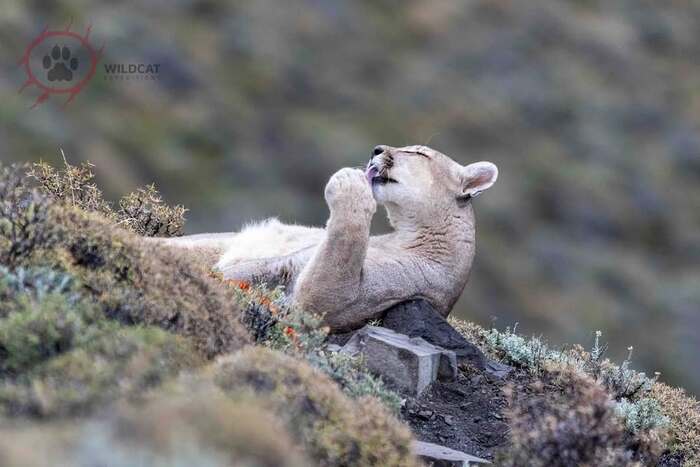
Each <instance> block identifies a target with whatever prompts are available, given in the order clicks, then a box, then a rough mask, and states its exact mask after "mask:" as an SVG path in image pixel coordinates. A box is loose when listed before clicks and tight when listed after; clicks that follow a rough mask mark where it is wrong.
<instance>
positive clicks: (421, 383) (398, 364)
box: [341, 326, 457, 396]
mask: <svg viewBox="0 0 700 467" xmlns="http://www.w3.org/2000/svg"><path fill="white" fill-rule="evenodd" d="M341 352H343V353H347V354H350V355H357V354H362V355H363V356H364V359H365V363H366V365H367V367H368V368H369V370H370V371H372V372H374V373H376V374H378V375H380V376H381V377H382V378H383V379H384V380H385V381H387V382H388V383H389V384H390V385H391V386H393V387H395V388H396V389H398V390H400V391H402V392H405V393H408V394H410V395H412V396H417V395H419V394H420V393H421V392H423V390H425V388H427V387H428V386H429V385H430V383H432V382H433V381H435V380H436V379H438V378H439V379H441V380H453V379H454V378H456V377H457V358H456V356H455V354H454V352H452V351H448V350H445V349H442V348H440V347H437V346H434V345H432V344H430V343H429V342H427V341H425V340H424V339H421V338H420V337H417V338H411V337H408V336H406V335H404V334H398V333H396V332H394V331H392V330H390V329H386V328H382V327H377V326H365V327H364V328H362V329H360V330H359V331H357V332H356V333H355V334H354V335H353V336H352V338H351V339H350V340H349V341H348V343H347V344H345V346H344V347H343V349H342V350H341Z"/></svg>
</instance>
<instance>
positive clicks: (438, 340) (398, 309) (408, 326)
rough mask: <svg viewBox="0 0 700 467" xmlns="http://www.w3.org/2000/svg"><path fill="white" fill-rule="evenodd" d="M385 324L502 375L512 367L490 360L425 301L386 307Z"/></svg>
mask: <svg viewBox="0 0 700 467" xmlns="http://www.w3.org/2000/svg"><path fill="white" fill-rule="evenodd" d="M383 324H384V327H386V328H389V329H392V330H394V331H396V332H398V333H401V334H405V335H407V336H409V337H421V338H423V339H425V340H426V341H428V342H430V343H431V344H433V345H436V346H438V347H442V348H443V349H445V350H451V351H453V352H454V353H455V354H456V356H457V360H458V361H459V362H460V363H462V362H469V363H470V364H472V365H474V366H475V367H476V368H479V369H480V370H484V371H486V372H487V373H489V374H491V375H493V376H495V377H498V378H502V377H504V376H505V375H507V374H508V372H509V371H510V370H511V368H510V367H509V366H507V365H503V364H501V363H498V362H493V361H490V360H489V359H488V358H486V356H485V355H484V354H483V353H482V352H481V350H479V348H478V347H477V346H475V345H474V344H472V343H471V342H469V341H468V340H466V339H465V338H464V337H463V336H462V335H461V334H460V333H459V332H458V331H457V330H456V329H455V328H453V327H452V326H451V325H450V323H448V322H447V320H446V319H445V318H443V317H442V316H441V315H440V314H439V313H438V312H437V311H435V309H434V308H433V306H432V305H431V304H430V303H428V302H427V301H425V300H410V301H407V302H402V303H399V304H398V305H395V306H393V307H391V308H390V309H389V310H387V312H386V315H385V316H384V322H383Z"/></svg>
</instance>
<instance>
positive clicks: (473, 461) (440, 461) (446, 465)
mask: <svg viewBox="0 0 700 467" xmlns="http://www.w3.org/2000/svg"><path fill="white" fill-rule="evenodd" d="M411 448H412V449H413V453H414V454H415V455H416V456H418V457H420V458H421V459H423V460H424V461H425V462H426V463H429V464H430V465H432V466H434V467H470V466H474V465H479V464H490V462H489V461H487V460H486V459H481V458H479V457H475V456H472V455H469V454H466V453H464V452H462V451H456V450H454V449H450V448H447V447H445V446H440V445H439V444H433V443H426V442H425V441H414V442H413V444H412V445H411Z"/></svg>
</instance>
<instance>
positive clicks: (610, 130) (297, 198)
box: [0, 0, 700, 394]
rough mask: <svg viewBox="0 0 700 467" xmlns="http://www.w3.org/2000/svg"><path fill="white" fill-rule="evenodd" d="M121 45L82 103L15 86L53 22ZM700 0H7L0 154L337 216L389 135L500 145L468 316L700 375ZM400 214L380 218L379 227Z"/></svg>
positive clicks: (212, 200) (691, 380) (274, 210)
mask: <svg viewBox="0 0 700 467" xmlns="http://www.w3.org/2000/svg"><path fill="white" fill-rule="evenodd" d="M71 18H72V20H73V25H74V26H73V29H74V30H76V31H80V32H82V31H83V30H84V29H85V28H86V27H87V25H88V24H92V26H93V32H92V36H91V38H92V41H93V42H94V43H95V44H96V45H98V46H99V45H102V44H104V46H105V50H104V56H103V59H102V63H157V64H160V70H161V71H160V73H159V79H158V80H155V81H150V80H148V81H108V80H106V79H105V73H104V69H103V68H99V69H98V72H97V74H96V75H95V77H94V78H93V80H92V82H91V83H90V84H89V85H88V86H87V88H86V89H85V90H84V91H83V92H82V93H81V94H79V95H78V96H77V98H76V100H75V101H74V102H73V103H72V104H71V105H70V106H69V107H67V108H65V109H64V108H63V107H62V99H60V98H56V97H51V99H50V100H49V101H48V102H46V103H45V104H43V105H41V106H39V107H37V108H35V109H33V110H29V107H30V106H31V104H32V103H33V102H34V99H35V98H36V96H37V94H36V91H32V90H25V91H24V93H23V94H18V93H17V90H18V89H19V88H20V86H21V84H22V83H23V81H24V73H23V71H22V69H21V68H19V67H18V66H17V62H18V61H19V59H20V58H21V56H22V54H23V52H24V49H25V48H26V46H27V45H28V44H29V43H30V42H31V40H32V39H33V38H34V37H36V36H37V35H38V34H39V33H40V32H41V30H42V29H43V27H44V26H46V25H49V26H50V27H51V29H60V28H62V27H65V25H67V24H68V23H69V22H70V20H71ZM699 57H700V5H693V4H690V3H689V2H680V1H668V2H663V3H659V2H651V1H639V0H615V1H607V2H604V1H594V0H578V1H554V0H532V1H528V2H515V1H507V0H499V1H494V0H480V1H469V2H447V1H445V2H443V1H436V2H420V1H401V2H400V1H384V2H369V1H358V2H340V1H323V2H322V1H317V0H306V1H301V0H295V1H290V2H272V1H270V0H262V1H260V0H259V1H256V2H224V1H215V0H209V1H207V0H205V1H197V0H177V1H173V2H168V1H165V0H150V1H144V2H141V6H134V5H133V4H132V3H130V2H120V1H106V0H102V1H93V2H87V1H85V0H82V1H80V0H74V1H61V2H50V3H49V2H38V1H30V2H25V1H20V0H4V1H3V7H2V14H1V15H0V96H1V97H2V102H3V105H2V108H1V109H0V158H1V159H2V160H3V161H20V160H38V159H44V160H47V161H50V162H56V161H58V160H59V159H60V154H59V150H58V148H59V147H61V148H63V149H64V151H65V152H66V154H67V156H68V158H69V159H70V160H71V161H72V162H78V161H81V160H90V161H91V162H93V163H94V164H95V165H96V169H95V170H96V172H97V174H98V183H99V184H100V186H102V187H105V188H107V189H108V190H109V193H110V195H111V196H113V197H116V195H117V194H122V193H125V192H128V191H131V190H133V189H134V188H135V187H136V186H138V185H143V184H144V183H148V182H151V181H154V182H155V183H156V184H157V185H158V187H159V188H160V189H161V191H162V192H163V193H164V195H165V197H166V198H167V200H168V201H169V202H170V203H181V204H184V205H186V206H187V207H188V208H190V210H191V211H190V213H189V221H188V226H189V227H188V228H189V229H190V232H198V231H205V230H206V231H223V230H235V229H237V228H239V227H240V226H241V225H242V224H243V223H244V222H246V221H248V220H251V219H255V218H263V217H266V216H272V215H276V216H279V217H280V218H282V219H283V220H286V221H296V222H300V223H309V224H322V223H323V222H324V221H325V219H326V215H327V211H326V207H325V203H324V202H323V197H322V190H323V185H324V184H325V181H326V180H327V179H328V177H329V176H330V175H331V174H332V173H333V172H335V171H336V170H337V169H338V168H340V167H342V166H347V165H362V164H364V162H365V161H366V159H367V158H368V156H369V151H370V150H371V148H372V147H373V146H374V145H376V144H390V145H394V146H401V145H408V144H421V143H428V142H429V145H430V146H432V147H434V148H436V149H438V150H441V151H442V152H445V153H446V154H448V155H450V156H452V157H453V158H455V159H457V160H459V161H460V162H463V163H467V162H471V161H476V160H484V159H486V160H490V161H493V162H494V163H496V164H497V165H498V166H499V168H500V171H501V177H500V179H499V182H498V183H497V185H496V186H495V187H494V188H493V189H492V190H490V191H489V192H488V193H487V194H485V195H484V196H483V197H482V198H479V199H478V200H477V201H476V209H477V215H478V229H479V234H478V241H479V249H478V254H477V260H476V265H475V268H474V270H473V274H472V279H471V282H470V284H469V285H468V287H467V290H466V292H465V294H464V297H463V299H462V300H461V302H460V303H459V304H458V305H457V307H456V309H455V311H454V314H455V315H457V316H459V317H462V318H466V319H469V320H473V321H476V322H479V323H481V324H486V325H488V324H491V322H492V320H494V319H495V325H496V326H498V327H501V328H502V327H505V326H508V325H511V326H512V325H513V324H514V323H516V322H518V323H519V325H518V329H519V331H520V332H522V333H525V334H530V333H534V334H542V335H543V336H545V337H546V339H547V340H549V341H550V342H552V343H553V344H555V345H557V344H563V343H566V342H569V343H582V344H586V345H588V343H589V342H590V341H591V340H592V337H591V336H592V333H593V332H594V331H595V330H597V329H600V330H602V331H603V332H604V337H605V339H606V340H607V341H608V342H609V345H610V354H611V357H613V358H616V359H618V360H619V359H620V357H621V356H623V355H626V354H627V347H628V346H634V348H635V350H634V353H635V356H634V358H633V359H634V361H635V362H636V365H637V367H638V368H640V369H643V370H645V371H647V372H650V373H653V372H654V371H656V370H658V371H661V372H662V374H663V375H662V379H663V380H666V381H669V382H671V383H673V384H678V385H683V386H686V387H687V388H688V389H690V390H691V391H694V392H695V393H696V394H698V393H700V361H698V359H697V358H696V357H697V355H698V352H700V335H699V334H698V332H697V331H698V329H700V287H699V285H700V188H699V187H698V185H699V183H700V132H698V126H700V64H699V63H700V62H699V61H698V58H699ZM385 228H386V225H383V224H381V223H378V224H377V231H381V230H383V229H385Z"/></svg>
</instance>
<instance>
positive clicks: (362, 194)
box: [325, 168, 377, 220]
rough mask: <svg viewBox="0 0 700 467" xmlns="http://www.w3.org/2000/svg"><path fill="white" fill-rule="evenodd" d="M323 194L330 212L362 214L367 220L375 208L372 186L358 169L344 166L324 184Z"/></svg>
mask: <svg viewBox="0 0 700 467" xmlns="http://www.w3.org/2000/svg"><path fill="white" fill-rule="evenodd" d="M325 196H326V203H328V207H329V208H330V210H331V213H339V214H343V215H362V216H366V219H367V220H369V219H371V218H372V215H373V214H374V212H375V211H376V210H377V203H376V201H374V196H372V188H371V187H370V186H369V183H368V182H367V178H366V177H365V173H364V172H363V171H361V170H359V169H350V168H344V169H340V170H339V171H337V172H336V173H335V174H333V176H332V177H331V179H330V180H329V181H328V184H327V185H326V193H325Z"/></svg>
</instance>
